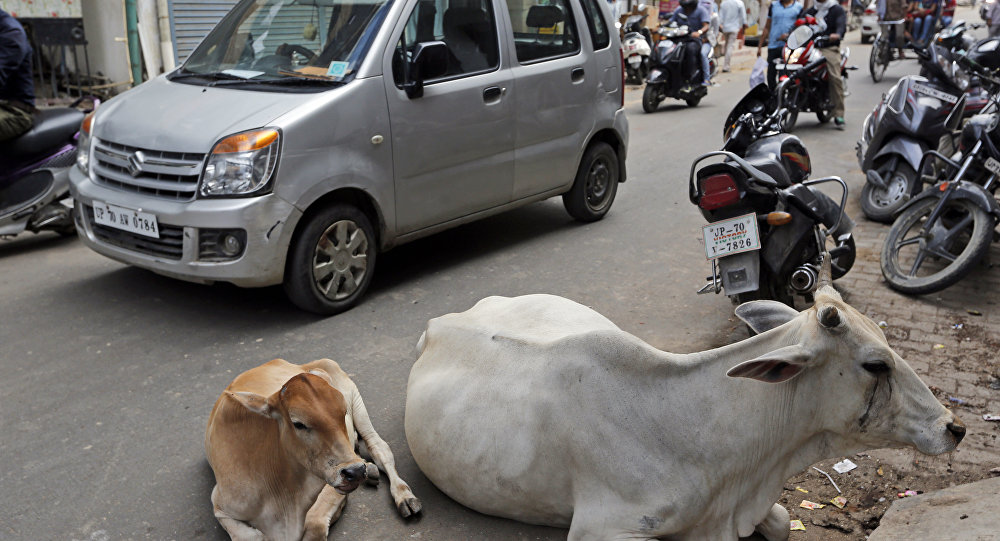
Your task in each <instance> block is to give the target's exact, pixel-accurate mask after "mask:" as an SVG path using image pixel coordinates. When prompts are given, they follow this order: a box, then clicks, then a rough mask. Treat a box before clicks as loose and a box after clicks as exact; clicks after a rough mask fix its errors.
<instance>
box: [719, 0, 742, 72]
mask: <svg viewBox="0 0 1000 541" xmlns="http://www.w3.org/2000/svg"><path fill="white" fill-rule="evenodd" d="M719 26H720V27H721V29H722V36H723V37H724V38H726V52H725V56H724V57H723V62H722V71H723V72H728V71H729V67H730V61H731V60H732V58H733V49H735V48H736V40H737V39H738V36H739V34H740V33H741V32H743V31H745V30H746V28H747V8H746V6H744V5H743V0H722V5H720V6H719Z"/></svg>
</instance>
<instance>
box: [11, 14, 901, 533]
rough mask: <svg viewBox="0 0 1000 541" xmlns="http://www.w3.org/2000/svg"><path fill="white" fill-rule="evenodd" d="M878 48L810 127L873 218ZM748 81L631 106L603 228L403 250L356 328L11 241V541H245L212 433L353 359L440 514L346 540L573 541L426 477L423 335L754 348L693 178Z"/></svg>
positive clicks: (364, 526) (527, 215)
mask: <svg viewBox="0 0 1000 541" xmlns="http://www.w3.org/2000/svg"><path fill="white" fill-rule="evenodd" d="M857 41H858V40H857V34H856V33H852V34H851V35H850V36H849V43H850V46H851V49H852V50H853V51H854V52H855V57H856V58H855V60H854V61H853V62H852V63H854V64H857V65H858V66H859V67H861V68H862V69H861V70H860V71H857V72H854V74H853V77H852V78H851V82H850V92H851V95H850V96H849V97H848V98H847V106H848V112H847V119H848V130H847V131H846V132H840V131H836V130H834V129H833V128H832V126H831V125H823V126H820V125H818V124H817V123H816V121H815V118H814V117H813V115H811V114H808V113H803V114H802V115H800V118H799V125H798V127H797V129H796V132H795V133H797V134H798V135H799V136H801V137H802V138H803V140H804V141H805V142H806V145H807V147H808V148H809V149H810V152H811V155H812V159H813V164H814V176H820V175H841V176H844V177H845V178H846V179H847V180H848V182H849V184H850V185H851V188H852V190H853V192H852V197H851V199H850V205H849V210H850V211H852V213H853V214H854V215H855V216H858V215H859V211H858V205H857V196H858V193H859V191H860V186H861V182H862V177H861V175H860V172H859V171H858V167H857V163H856V160H855V158H854V152H853V148H854V142H855V140H856V139H857V138H858V134H859V131H860V126H861V123H862V121H863V119H864V117H865V115H866V114H867V113H868V112H869V111H870V110H871V108H872V107H873V105H874V104H875V103H876V102H877V100H878V98H879V96H880V95H881V93H882V92H885V91H886V90H888V89H889V88H890V86H891V85H892V84H893V82H894V81H895V78H896V77H898V76H900V75H903V74H906V73H913V72H915V71H916V69H917V66H916V63H915V62H914V61H912V60H911V61H908V62H906V63H904V64H898V65H893V66H892V67H891V68H890V69H889V72H888V73H887V74H886V79H885V80H884V81H883V82H882V83H881V84H878V85H875V84H873V83H872V81H871V79H870V78H869V77H868V76H867V58H868V47H866V46H859V45H858V44H857ZM748 75H749V72H746V71H743V72H734V73H729V74H724V75H722V76H721V77H720V79H719V80H720V82H721V83H722V85H721V86H719V87H716V88H712V89H711V90H710V92H709V94H708V96H707V97H706V98H705V99H704V100H702V102H701V105H699V106H698V107H696V108H688V107H686V106H685V105H684V104H683V103H682V102H679V101H672V100H668V102H666V103H664V104H663V105H661V108H660V110H659V111H658V112H656V113H654V114H645V113H643V112H642V107H641V105H640V97H641V88H639V87H631V88H630V90H629V92H628V95H627V101H628V104H627V109H628V113H629V121H630V123H631V145H630V148H629V157H628V172H629V178H628V181H627V182H626V183H625V184H623V185H621V186H620V188H619V192H618V197H617V200H616V201H615V203H614V206H613V208H612V209H611V212H610V214H608V216H607V217H606V218H605V219H604V220H603V221H600V222H597V223H593V224H588V225H582V224H578V223H576V222H574V221H573V220H572V219H570V218H569V216H568V215H567V214H566V212H565V211H564V210H563V208H562V203H561V201H560V200H559V199H558V198H556V199H552V200H549V201H546V202H542V203H537V204H533V205H530V206H528V207H525V208H522V209H519V210H516V211H513V212H510V213H507V214H505V215H501V216H497V217H494V218H490V219H487V220H484V221H482V222H479V223H475V224H471V225H466V226H463V227H460V228H457V229H454V230H451V231H448V232H445V233H442V234H438V235H436V236H433V237H431V238H427V239H423V240H420V241H417V242H414V243H412V244H408V245H405V246H402V247H400V248H397V249H395V250H392V251H390V252H388V253H386V254H384V256H383V257H380V260H379V265H378V270H377V272H376V275H375V278H374V282H373V285H372V287H371V289H370V291H369V293H368V296H367V298H366V299H365V301H364V302H363V303H362V304H361V305H360V306H358V307H357V308H355V309H354V310H352V311H350V312H348V313H345V314H341V315H339V316H336V317H330V318H325V319H324V318H317V317H314V316H311V315H308V314H305V313H302V312H299V311H298V310H296V309H295V308H294V307H293V306H291V304H290V303H289V302H288V301H287V300H286V299H285V297H284V294H283V292H282V290H281V289H280V288H267V289H255V290H251V289H239V288H235V287H232V286H228V285H216V286H201V285H194V284H189V283H185V282H180V281H175V280H172V279H168V278H163V277H160V276H157V275H155V274H153V273H150V272H147V271H143V270H139V269H135V268H130V267H127V266H124V265H121V264H119V263H116V262H114V261H111V260H109V259H106V258H104V257H102V256H99V255H97V254H95V253H93V252H91V251H89V250H88V249H87V248H85V247H84V246H83V245H82V244H81V243H80V242H79V241H78V240H77V239H60V238H58V237H56V236H49V235H38V236H33V235H31V234H25V235H22V236H21V237H19V238H16V239H14V240H7V241H0V269H2V272H0V299H2V303H3V306H4V310H3V313H4V322H3V324H2V325H0V412H2V416H0V432H2V434H3V437H2V438H0V487H2V490H0V509H2V513H0V540H7V539H11V540H14V539H18V540H20V539H25V540H41V539H52V540H90V541H102V540H105V539H109V540H110V539H156V540H167V539H176V540H200V539H211V540H221V539H226V538H227V536H226V534H225V532H224V531H223V530H222V528H221V527H220V526H219V525H218V523H217V522H216V520H215V518H214V517H213V515H212V509H211V503H210V501H209V495H210V493H211V490H212V486H213V484H214V479H213V476H212V472H211V470H210V468H209V466H208V464H207V462H206V461H205V454H204V447H203V437H204V430H205V423H206V420H207V418H208V414H209V411H210V410H211V407H212V404H213V403H214V401H215V399H216V398H217V397H218V395H219V394H220V393H221V391H222V390H223V389H224V388H225V387H226V385H227V384H228V383H229V382H230V381H231V380H232V378H233V377H235V376H236V375H237V374H238V373H240V372H242V371H244V370H246V369H248V368H251V367H253V366H256V365H258V364H261V363H263V362H265V361H268V360H270V359H273V358H276V357H280V358H284V359H287V360H289V361H292V362H306V361H311V360H314V359H319V358H323V357H329V358H332V359H334V360H336V361H338V362H339V363H340V364H341V365H342V366H343V367H344V368H345V370H346V371H347V372H348V373H349V374H351V375H352V377H353V378H354V381H355V382H356V383H357V385H358V387H359V388H360V389H361V393H362V396H363V397H364V399H365V401H366V403H367V405H368V409H369V411H370V413H371V417H372V420H373V422H374V425H375V428H376V429H377V430H378V431H379V433H380V434H381V435H382V437H383V438H384V439H385V440H386V441H387V442H388V443H389V445H390V446H391V447H392V449H393V451H394V452H395V455H396V460H397V465H398V469H399V471H400V474H401V475H402V477H403V478H404V479H405V480H406V481H408V482H409V483H410V485H411V486H412V487H413V491H414V492H415V493H416V495H417V496H418V497H419V498H421V499H422V501H423V504H424V512H423V516H422V517H420V518H418V519H417V520H410V521H404V520H403V519H401V518H400V517H399V516H398V515H397V513H396V510H395V509H394V507H393V505H392V501H391V498H390V496H389V492H388V486H387V484H386V483H385V482H383V484H382V485H381V486H380V487H379V488H378V489H377V490H374V489H370V488H366V487H362V488H361V489H359V490H358V491H356V492H355V493H353V494H351V495H350V497H349V499H348V503H347V508H346V510H345V512H344V515H343V517H342V518H341V519H340V520H339V521H338V522H336V523H335V524H334V526H333V528H332V529H331V533H330V538H331V539H351V540H387V539H392V540H397V539H399V540H403V539H431V540H468V539H496V540H501V539H502V540H529V539H530V540H534V539H546V540H548V539H552V540H556V539H565V535H566V532H565V530H560V529H553V528H541V527H533V526H528V525H524V524H519V523H516V522H513V521H509V520H502V519H497V518H492V517H488V516H484V515H480V514H478V513H475V512H473V511H471V510H468V509H466V508H464V507H462V506H460V505H459V504H457V503H455V502H454V501H452V500H450V499H449V498H447V497H446V496H445V495H443V494H442V493H441V492H439V491H438V490H437V489H435V488H434V486H433V485H431V483H430V482H429V481H428V480H427V479H426V478H425V477H423V475H421V473H420V471H419V470H418V469H417V467H416V465H415V464H414V462H413V460H412V458H411V457H410V454H409V452H408V450H407V446H406V441H405V437H404V434H403V405H404V396H405V390H406V380H407V377H408V374H409V369H410V366H411V364H412V363H413V362H414V360H415V355H414V349H415V345H416V342H417V338H418V337H419V336H420V333H421V332H422V331H423V330H424V327H425V325H426V323H427V320H428V319H430V318H433V317H436V316H439V315H442V314H445V313H449V312H458V311H463V310H466V309H468V308H469V307H471V306H472V305H473V304H474V303H475V302H476V301H478V300H479V299H481V298H483V297H485V296H488V295H507V296H513V295H521V294H527V293H539V292H544V293H553V294H557V295H562V296H565V297H568V298H570V299H573V300H576V301H578V302H580V303H583V304H585V305H588V306H591V307H593V308H594V309H595V310H597V311H598V312H600V313H602V314H604V315H605V316H607V317H609V318H610V319H611V320H612V321H614V322H616V323H617V324H618V325H619V326H620V327H621V328H622V329H624V330H626V331H628V332H631V333H633V334H635V335H637V336H639V337H641V338H643V339H645V340H646V341H648V342H650V343H651V344H653V345H654V346H656V347H659V348H662V349H666V350H671V351H677V352H690V351H697V350H701V349H707V348H710V347H715V346H719V345H722V344H724V343H727V341H728V340H730V339H731V337H732V336H735V335H736V334H738V332H734V329H738V326H737V323H736V322H735V320H734V319H733V316H732V308H733V307H732V305H731V304H730V302H729V300H728V299H727V298H726V297H724V296H721V295H702V296H699V295H696V294H695V290H696V289H697V288H698V287H699V286H700V285H702V284H703V283H704V279H705V276H706V275H707V274H708V273H709V264H708V263H707V262H706V261H705V257H704V252H703V246H702V244H701V240H700V239H701V236H700V235H701V233H700V232H701V226H702V225H703V224H704V220H703V219H702V217H701V215H700V214H699V213H698V212H697V210H696V208H695V207H694V206H692V205H691V204H690V203H689V202H688V200H687V175H688V168H689V167H690V163H691V161H692V159H693V158H694V157H695V156H697V155H699V154H701V153H704V152H707V151H711V150H716V149H718V147H719V146H720V144H721V131H722V123H723V121H724V119H725V117H726V115H727V114H728V112H729V110H730V108H731V107H732V105H733V104H734V103H735V102H736V101H737V100H738V99H739V98H740V97H741V96H742V95H743V94H744V93H745V91H746V90H747V88H748V86H747V77H748ZM568 174H570V175H571V174H572V172H568ZM705 406H706V407H711V406H712V405H711V404H706V405H705ZM610 443H611V442H609V444H610ZM441 445H448V442H447V441H442V442H441ZM649 459H650V460H656V457H649ZM383 480H384V477H383Z"/></svg>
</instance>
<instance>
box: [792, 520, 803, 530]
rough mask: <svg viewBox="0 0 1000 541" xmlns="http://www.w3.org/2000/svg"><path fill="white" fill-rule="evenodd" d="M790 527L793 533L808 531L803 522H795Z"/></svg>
mask: <svg viewBox="0 0 1000 541" xmlns="http://www.w3.org/2000/svg"><path fill="white" fill-rule="evenodd" d="M789 526H790V527H791V530H792V531H793V532H804V531H806V527H805V525H804V524H802V521H801V520H793V521H792V522H791V523H790V524H789Z"/></svg>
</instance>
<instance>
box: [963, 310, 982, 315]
mask: <svg viewBox="0 0 1000 541" xmlns="http://www.w3.org/2000/svg"><path fill="white" fill-rule="evenodd" d="M966 312H968V313H970V314H972V315H974V316H981V315H983V313H982V312H980V311H979V310H966Z"/></svg>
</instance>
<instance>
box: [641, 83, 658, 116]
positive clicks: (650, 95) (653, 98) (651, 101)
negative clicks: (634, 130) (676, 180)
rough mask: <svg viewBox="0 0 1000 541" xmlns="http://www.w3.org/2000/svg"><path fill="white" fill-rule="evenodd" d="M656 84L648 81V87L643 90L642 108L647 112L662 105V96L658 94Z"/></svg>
mask: <svg viewBox="0 0 1000 541" xmlns="http://www.w3.org/2000/svg"><path fill="white" fill-rule="evenodd" d="M657 94H658V93H657V91H656V85H651V84H649V83H646V89H645V90H643V91H642V110H643V111H645V112H647V113H652V112H653V111H656V108H657V107H659V106H660V98H659V96H658V95H657Z"/></svg>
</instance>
